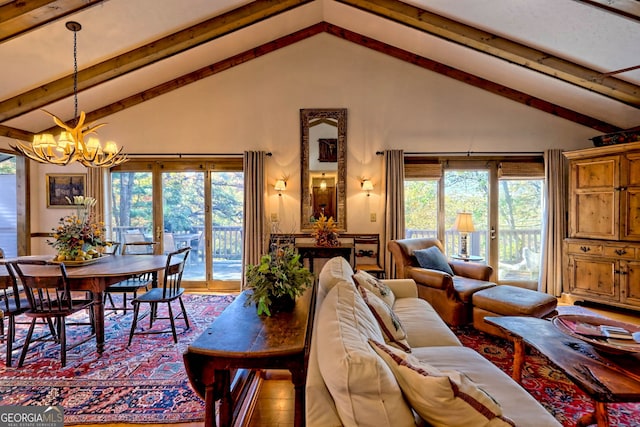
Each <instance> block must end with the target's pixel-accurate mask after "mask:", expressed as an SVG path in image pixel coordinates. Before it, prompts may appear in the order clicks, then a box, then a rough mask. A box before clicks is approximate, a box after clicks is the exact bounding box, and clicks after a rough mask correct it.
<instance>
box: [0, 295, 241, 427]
mask: <svg viewBox="0 0 640 427" xmlns="http://www.w3.org/2000/svg"><path fill="white" fill-rule="evenodd" d="M183 299H184V302H185V305H186V309H187V314H188V316H189V321H190V324H191V328H190V329H189V330H186V331H185V328H184V322H183V321H182V319H178V320H177V321H176V328H177V330H178V344H174V342H173V338H172V336H171V333H168V334H158V335H135V336H134V337H133V342H132V343H131V346H130V347H127V340H128V337H129V328H130V326H131V318H132V315H133V313H132V311H128V312H127V314H126V315H124V314H123V313H122V311H118V312H108V314H107V315H106V316H105V351H104V353H103V354H102V356H99V355H98V354H97V352H96V346H95V340H94V339H91V340H89V341H88V342H86V343H84V344H81V345H79V346H77V347H75V348H73V349H71V350H69V351H68V352H67V365H66V366H65V367H64V368H62V367H61V365H60V352H59V345H57V344H55V343H53V342H51V341H38V342H35V343H33V344H32V345H31V346H30V347H29V353H28V354H27V359H26V360H25V363H24V366H23V367H22V368H17V367H16V365H17V364H18V357H19V353H20V352H19V351H16V352H14V359H13V366H12V367H10V368H7V367H6V365H5V360H4V352H5V348H4V345H2V347H0V348H1V351H2V357H0V359H2V360H1V361H0V406H5V405H18V406H26V405H47V406H48V405H60V406H62V408H63V409H64V422H65V424H89V423H90V424H95V423H172V422H189V421H202V420H203V419H204V402H203V401H202V400H201V399H200V397H198V396H197V395H196V393H195V392H194V391H193V390H192V389H191V386H190V385H189V380H188V378H187V374H186V371H185V368H184V364H183V362H182V354H183V353H184V351H185V350H186V349H187V347H188V345H189V344H190V343H191V342H192V341H193V340H195V339H196V338H197V337H198V336H199V335H200V334H201V333H202V332H203V331H204V330H205V329H206V328H207V327H208V326H209V325H210V324H211V322H213V321H214V320H215V319H216V318H217V317H218V316H219V315H220V313H222V311H223V310H224V309H225V308H226V307H227V305H229V304H230V303H231V302H232V301H233V299H234V296H232V295H222V296H220V295H191V294H189V295H184V296H183ZM118 303H119V301H116V304H118ZM163 306H165V307H166V305H163ZM161 307H162V306H161ZM161 307H159V311H160V313H159V316H163V314H166V308H164V309H163V308H161ZM176 308H177V304H176V305H175V306H174V310H175V309H176ZM163 310H164V312H163ZM78 315H80V316H86V315H85V314H84V313H82V314H81V313H78ZM77 320H78V321H81V320H85V319H82V318H79V319H77ZM148 321H149V319H148V318H145V319H143V320H142V324H143V325H144V326H145V327H147V326H148ZM165 326H168V320H158V321H156V323H154V329H156V328H160V327H163V328H164V327H165ZM17 329H18V330H17V335H18V340H19V342H22V341H23V339H22V338H23V337H24V335H25V334H26V330H27V325H18V326H17ZM38 330H39V331H41V333H42V331H45V328H43V327H42V326H40V325H38V326H37V327H36V333H37V331H38ZM89 333H90V332H89V330H88V327H86V326H68V327H67V342H68V344H69V345H73V343H74V342H78V341H81V339H82V337H85V336H86V335H87V334H89Z"/></svg>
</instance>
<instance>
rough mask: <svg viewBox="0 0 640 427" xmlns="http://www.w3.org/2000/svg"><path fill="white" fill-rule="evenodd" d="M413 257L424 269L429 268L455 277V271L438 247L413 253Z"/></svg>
mask: <svg viewBox="0 0 640 427" xmlns="http://www.w3.org/2000/svg"><path fill="white" fill-rule="evenodd" d="M413 255H414V256H415V257H416V259H417V260H418V264H420V267H422V268H428V269H431V270H440V271H444V272H445V273H447V274H449V275H451V276H453V270H451V266H450V265H449V262H448V261H447V258H446V257H445V256H444V254H443V253H442V252H440V249H438V247H437V246H431V247H429V248H426V249H418V250H417V251H413Z"/></svg>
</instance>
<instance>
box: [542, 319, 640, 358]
mask: <svg viewBox="0 0 640 427" xmlns="http://www.w3.org/2000/svg"><path fill="white" fill-rule="evenodd" d="M551 322H552V323H553V325H554V326H555V327H556V328H558V330H559V331H560V332H562V333H564V334H567V335H569V336H571V337H573V338H577V339H579V340H582V341H584V342H587V343H589V344H591V345H592V346H593V347H594V348H595V349H596V350H598V351H601V352H603V353H609V354H633V353H640V326H638V325H633V324H630V323H624V322H619V321H617V320H613V319H608V318H606V317H599V316H584V315H576V314H561V315H558V316H556V317H554V318H553V319H551ZM618 328H620V329H621V330H625V331H627V332H628V334H627V333H623V332H619V333H618V335H616V332H615V331H616V330H617V329H618ZM605 331H607V332H605ZM623 336H624V337H627V338H621V337H623ZM628 336H630V337H631V338H628Z"/></svg>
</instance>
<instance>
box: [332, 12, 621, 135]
mask: <svg viewBox="0 0 640 427" xmlns="http://www.w3.org/2000/svg"><path fill="white" fill-rule="evenodd" d="M327 32H328V33H330V34H333V35H335V36H337V37H340V38H342V39H345V40H348V41H350V42H353V43H356V44H359V45H361V46H364V47H368V48H370V49H373V50H376V51H378V52H381V53H384V54H386V55H389V56H393V57H394V58H397V59H400V60H402V61H405V62H409V63H411V64H414V65H417V66H419V67H422V68H425V69H427V70H430V71H433V72H436V73H438V74H442V75H444V76H447V77H449V78H452V79H455V80H458V81H461V82H463V83H466V84H469V85H472V86H475V87H477V88H480V89H482V90H486V91H488V92H491V93H493V94H495V95H499V96H502V97H504V98H508V99H510V100H512V101H515V102H518V103H520V104H525V105H528V106H529V107H532V108H535V109H538V110H540V111H544V112H545V113H549V114H553V115H554V116H558V117H561V118H563V119H566V120H570V121H572V122H575V123H578V124H581V125H583V126H588V127H590V128H593V129H596V130H599V131H601V132H605V133H611V132H617V131H619V130H621V129H620V128H619V127H617V126H614V125H612V124H610V123H606V122H603V121H601V120H598V119H595V118H593V117H589V116H587V115H584V114H581V113H578V112H576V111H573V110H570V109H568V108H564V107H561V106H559V105H556V104H553V103H551V102H548V101H545V100H544V99H540V98H537V97H535V96H531V95H528V94H526V93H524V92H520V91H518V90H515V89H511V88H508V87H506V86H503V85H501V84H499V83H495V82H492V81H489V80H486V79H483V78H482V77H478V76H474V75H473V74H470V73H467V72H466V71H462V70H458V69H456V68H453V67H450V66H448V65H444V64H442V63H440V62H436V61H434V60H432V59H429V58H425V57H423V56H420V55H417V54H415V53H412V52H408V51H406V50H404V49H400V48H397V47H395V46H391V45H388V44H386V43H383V42H381V41H378V40H375V39H371V38H369V37H365V36H363V35H361V34H358V33H354V32H351V31H349V30H346V29H344V28H340V27H337V26H335V25H331V24H327Z"/></svg>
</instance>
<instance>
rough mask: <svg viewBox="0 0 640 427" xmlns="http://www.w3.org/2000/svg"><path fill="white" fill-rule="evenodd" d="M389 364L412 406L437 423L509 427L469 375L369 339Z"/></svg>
mask: <svg viewBox="0 0 640 427" xmlns="http://www.w3.org/2000/svg"><path fill="white" fill-rule="evenodd" d="M369 342H370V344H371V346H372V347H373V349H374V350H375V351H376V353H378V354H379V355H380V357H382V359H383V360H384V361H385V362H386V363H387V364H388V365H389V367H390V368H391V370H392V371H393V373H394V374H395V376H396V379H397V380H398V383H399V384H400V388H402V392H403V393H404V396H405V397H406V398H407V400H408V401H409V403H411V406H412V407H413V409H414V410H415V411H416V412H418V414H419V415H420V416H421V417H422V418H423V419H424V420H425V421H427V422H429V423H430V424H431V425H432V426H434V427H439V426H442V427H466V426H477V427H484V426H486V427H488V426H492V427H494V426H495V427H498V426H501V427H509V426H515V424H514V423H513V422H512V421H510V420H509V419H507V418H505V417H504V416H503V415H502V409H501V408H500V405H498V404H497V403H496V401H495V400H494V399H493V398H492V397H491V396H490V395H489V394H488V393H487V392H485V391H484V390H482V389H481V388H479V387H478V386H477V385H476V384H474V383H473V381H471V380H470V379H469V378H468V377H467V376H465V375H464V374H461V373H460V372H457V371H448V372H444V371H440V370H439V369H437V368H435V367H433V366H431V365H429V364H427V363H424V362H421V361H420V360H418V359H416V358H415V357H412V356H411V355H410V354H406V353H403V352H401V351H398V350H396V349H394V348H392V347H390V346H387V345H384V344H382V343H379V342H376V341H374V340H370V341H369Z"/></svg>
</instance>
